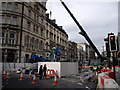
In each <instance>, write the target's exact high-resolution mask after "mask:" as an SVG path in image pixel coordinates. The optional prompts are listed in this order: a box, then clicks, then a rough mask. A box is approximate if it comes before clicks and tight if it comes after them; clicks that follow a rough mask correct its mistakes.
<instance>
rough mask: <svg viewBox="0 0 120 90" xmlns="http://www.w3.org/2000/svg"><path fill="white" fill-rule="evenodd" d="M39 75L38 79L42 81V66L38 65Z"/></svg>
mask: <svg viewBox="0 0 120 90" xmlns="http://www.w3.org/2000/svg"><path fill="white" fill-rule="evenodd" d="M39 75H40V77H39V79H42V77H43V66H42V65H40V68H39Z"/></svg>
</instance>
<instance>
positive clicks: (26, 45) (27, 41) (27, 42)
mask: <svg viewBox="0 0 120 90" xmlns="http://www.w3.org/2000/svg"><path fill="white" fill-rule="evenodd" d="M25 47H26V48H29V36H26V38H25Z"/></svg>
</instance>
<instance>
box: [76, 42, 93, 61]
mask: <svg viewBox="0 0 120 90" xmlns="http://www.w3.org/2000/svg"><path fill="white" fill-rule="evenodd" d="M77 49H78V50H77V54H78V62H81V61H89V60H94V59H95V51H94V50H93V49H92V47H91V46H90V45H88V44H87V43H78V44H77Z"/></svg>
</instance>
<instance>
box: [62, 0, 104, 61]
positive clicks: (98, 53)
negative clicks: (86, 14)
mask: <svg viewBox="0 0 120 90" xmlns="http://www.w3.org/2000/svg"><path fill="white" fill-rule="evenodd" d="M60 2H61V3H62V5H63V6H64V7H65V9H66V10H67V11H68V13H69V14H70V16H71V17H72V19H73V20H74V21H75V23H76V24H77V26H78V27H79V29H80V30H81V32H79V34H81V35H83V36H84V37H85V39H86V40H87V41H88V43H89V44H90V45H91V46H92V48H93V49H94V50H95V52H96V53H97V55H98V57H99V58H100V59H101V61H103V57H102V55H101V54H100V52H99V51H98V49H97V48H96V46H95V45H94V44H93V42H92V41H91V39H90V38H89V36H88V35H87V33H86V32H85V30H84V29H83V27H82V26H81V25H80V24H79V22H78V21H77V19H76V18H75V17H74V15H73V14H72V13H71V12H70V10H69V9H68V7H67V6H66V5H65V3H64V2H63V1H62V0H60Z"/></svg>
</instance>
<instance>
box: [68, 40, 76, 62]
mask: <svg viewBox="0 0 120 90" xmlns="http://www.w3.org/2000/svg"><path fill="white" fill-rule="evenodd" d="M67 52H68V54H67V56H68V58H67V61H70V62H76V61H77V58H78V56H77V43H75V42H72V41H68V48H67Z"/></svg>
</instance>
